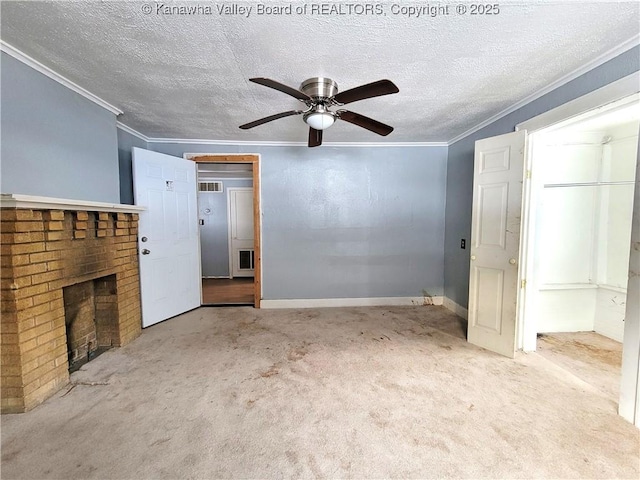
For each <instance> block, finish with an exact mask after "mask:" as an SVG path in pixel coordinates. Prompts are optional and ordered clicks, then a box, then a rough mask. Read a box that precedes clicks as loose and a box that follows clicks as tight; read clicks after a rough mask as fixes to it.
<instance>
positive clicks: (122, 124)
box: [116, 122, 151, 143]
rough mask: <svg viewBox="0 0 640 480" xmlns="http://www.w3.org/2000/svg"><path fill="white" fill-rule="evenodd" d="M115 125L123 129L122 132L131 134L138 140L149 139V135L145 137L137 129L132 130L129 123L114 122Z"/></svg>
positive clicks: (148, 140) (147, 140) (146, 140)
mask: <svg viewBox="0 0 640 480" xmlns="http://www.w3.org/2000/svg"><path fill="white" fill-rule="evenodd" d="M116 127H117V128H119V129H120V130H122V131H124V132H127V133H129V134H131V135H133V136H134V137H138V138H139V139H140V140H143V141H145V142H147V143H148V142H150V141H151V140H150V139H149V137H147V136H146V135H144V134H143V133H140V132H139V131H137V130H134V129H133V128H131V127H130V126H129V125H125V124H124V123H122V122H116Z"/></svg>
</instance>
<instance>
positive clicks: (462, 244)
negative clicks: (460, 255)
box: [460, 238, 467, 249]
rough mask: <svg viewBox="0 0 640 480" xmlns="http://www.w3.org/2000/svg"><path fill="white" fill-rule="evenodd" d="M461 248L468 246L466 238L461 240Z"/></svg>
mask: <svg viewBox="0 0 640 480" xmlns="http://www.w3.org/2000/svg"><path fill="white" fill-rule="evenodd" d="M460 248H462V249H465V248H467V241H466V240H465V239H464V238H463V239H462V240H460Z"/></svg>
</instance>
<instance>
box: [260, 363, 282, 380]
mask: <svg viewBox="0 0 640 480" xmlns="http://www.w3.org/2000/svg"><path fill="white" fill-rule="evenodd" d="M278 373H280V370H279V369H278V367H277V366H276V365H275V364H274V365H271V367H269V370H266V371H264V372H261V373H260V376H261V377H262V378H269V377H273V376H274V375H278Z"/></svg>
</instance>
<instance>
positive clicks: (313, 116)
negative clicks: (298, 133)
mask: <svg viewBox="0 0 640 480" xmlns="http://www.w3.org/2000/svg"><path fill="white" fill-rule="evenodd" d="M304 121H305V122H307V125H309V126H310V127H311V128H313V129H315V130H324V129H325V128H329V127H330V126H331V125H333V122H335V121H336V120H335V118H334V116H333V114H331V113H330V112H326V111H324V112H311V113H310V114H309V115H307V116H305V117H304Z"/></svg>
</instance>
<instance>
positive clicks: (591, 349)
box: [523, 101, 640, 401]
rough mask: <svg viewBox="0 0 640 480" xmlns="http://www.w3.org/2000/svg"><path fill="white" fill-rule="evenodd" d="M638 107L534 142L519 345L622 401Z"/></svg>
mask: <svg viewBox="0 0 640 480" xmlns="http://www.w3.org/2000/svg"><path fill="white" fill-rule="evenodd" d="M639 128H640V104H638V102H631V103H629V102H626V101H623V102H621V103H620V105H619V106H612V107H611V108H609V109H608V110H607V111H605V112H591V113H587V114H584V115H580V116H579V117H577V118H575V119H572V120H570V121H567V122H563V123H562V124H560V125H557V126H553V127H550V128H546V129H543V130H541V131H539V132H536V133H534V134H532V135H531V136H530V139H529V140H530V142H531V149H530V152H531V163H530V165H531V170H532V171H533V172H534V174H533V175H532V181H531V185H530V188H531V191H530V202H529V215H530V217H529V218H530V223H529V228H528V233H527V238H526V243H527V245H528V247H527V248H528V250H529V260H528V265H529V268H528V269H527V273H526V279H527V300H526V303H525V305H524V312H523V313H524V318H523V321H524V323H525V335H528V336H529V337H532V336H533V335H535V338H525V343H527V344H529V345H534V349H536V350H537V351H538V352H539V353H540V354H541V355H543V356H545V357H546V358H548V359H549V360H551V361H552V362H554V363H556V364H558V365H560V366H562V367H563V368H566V369H569V370H571V371H572V372H573V373H574V374H575V375H576V376H578V377H579V378H581V379H582V380H583V381H585V382H587V383H589V384H591V385H593V386H594V387H596V388H598V389H599V390H600V391H601V392H603V393H604V394H606V395H607V396H608V397H610V398H611V399H612V400H614V401H616V400H617V399H618V397H619V387H620V368H621V363H622V342H623V336H624V321H625V310H626V300H627V282H628V272H629V252H630V244H631V227H632V211H633V198H634V190H635V187H636V182H635V175H636V172H635V170H636V162H637V148H638V131H639Z"/></svg>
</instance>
